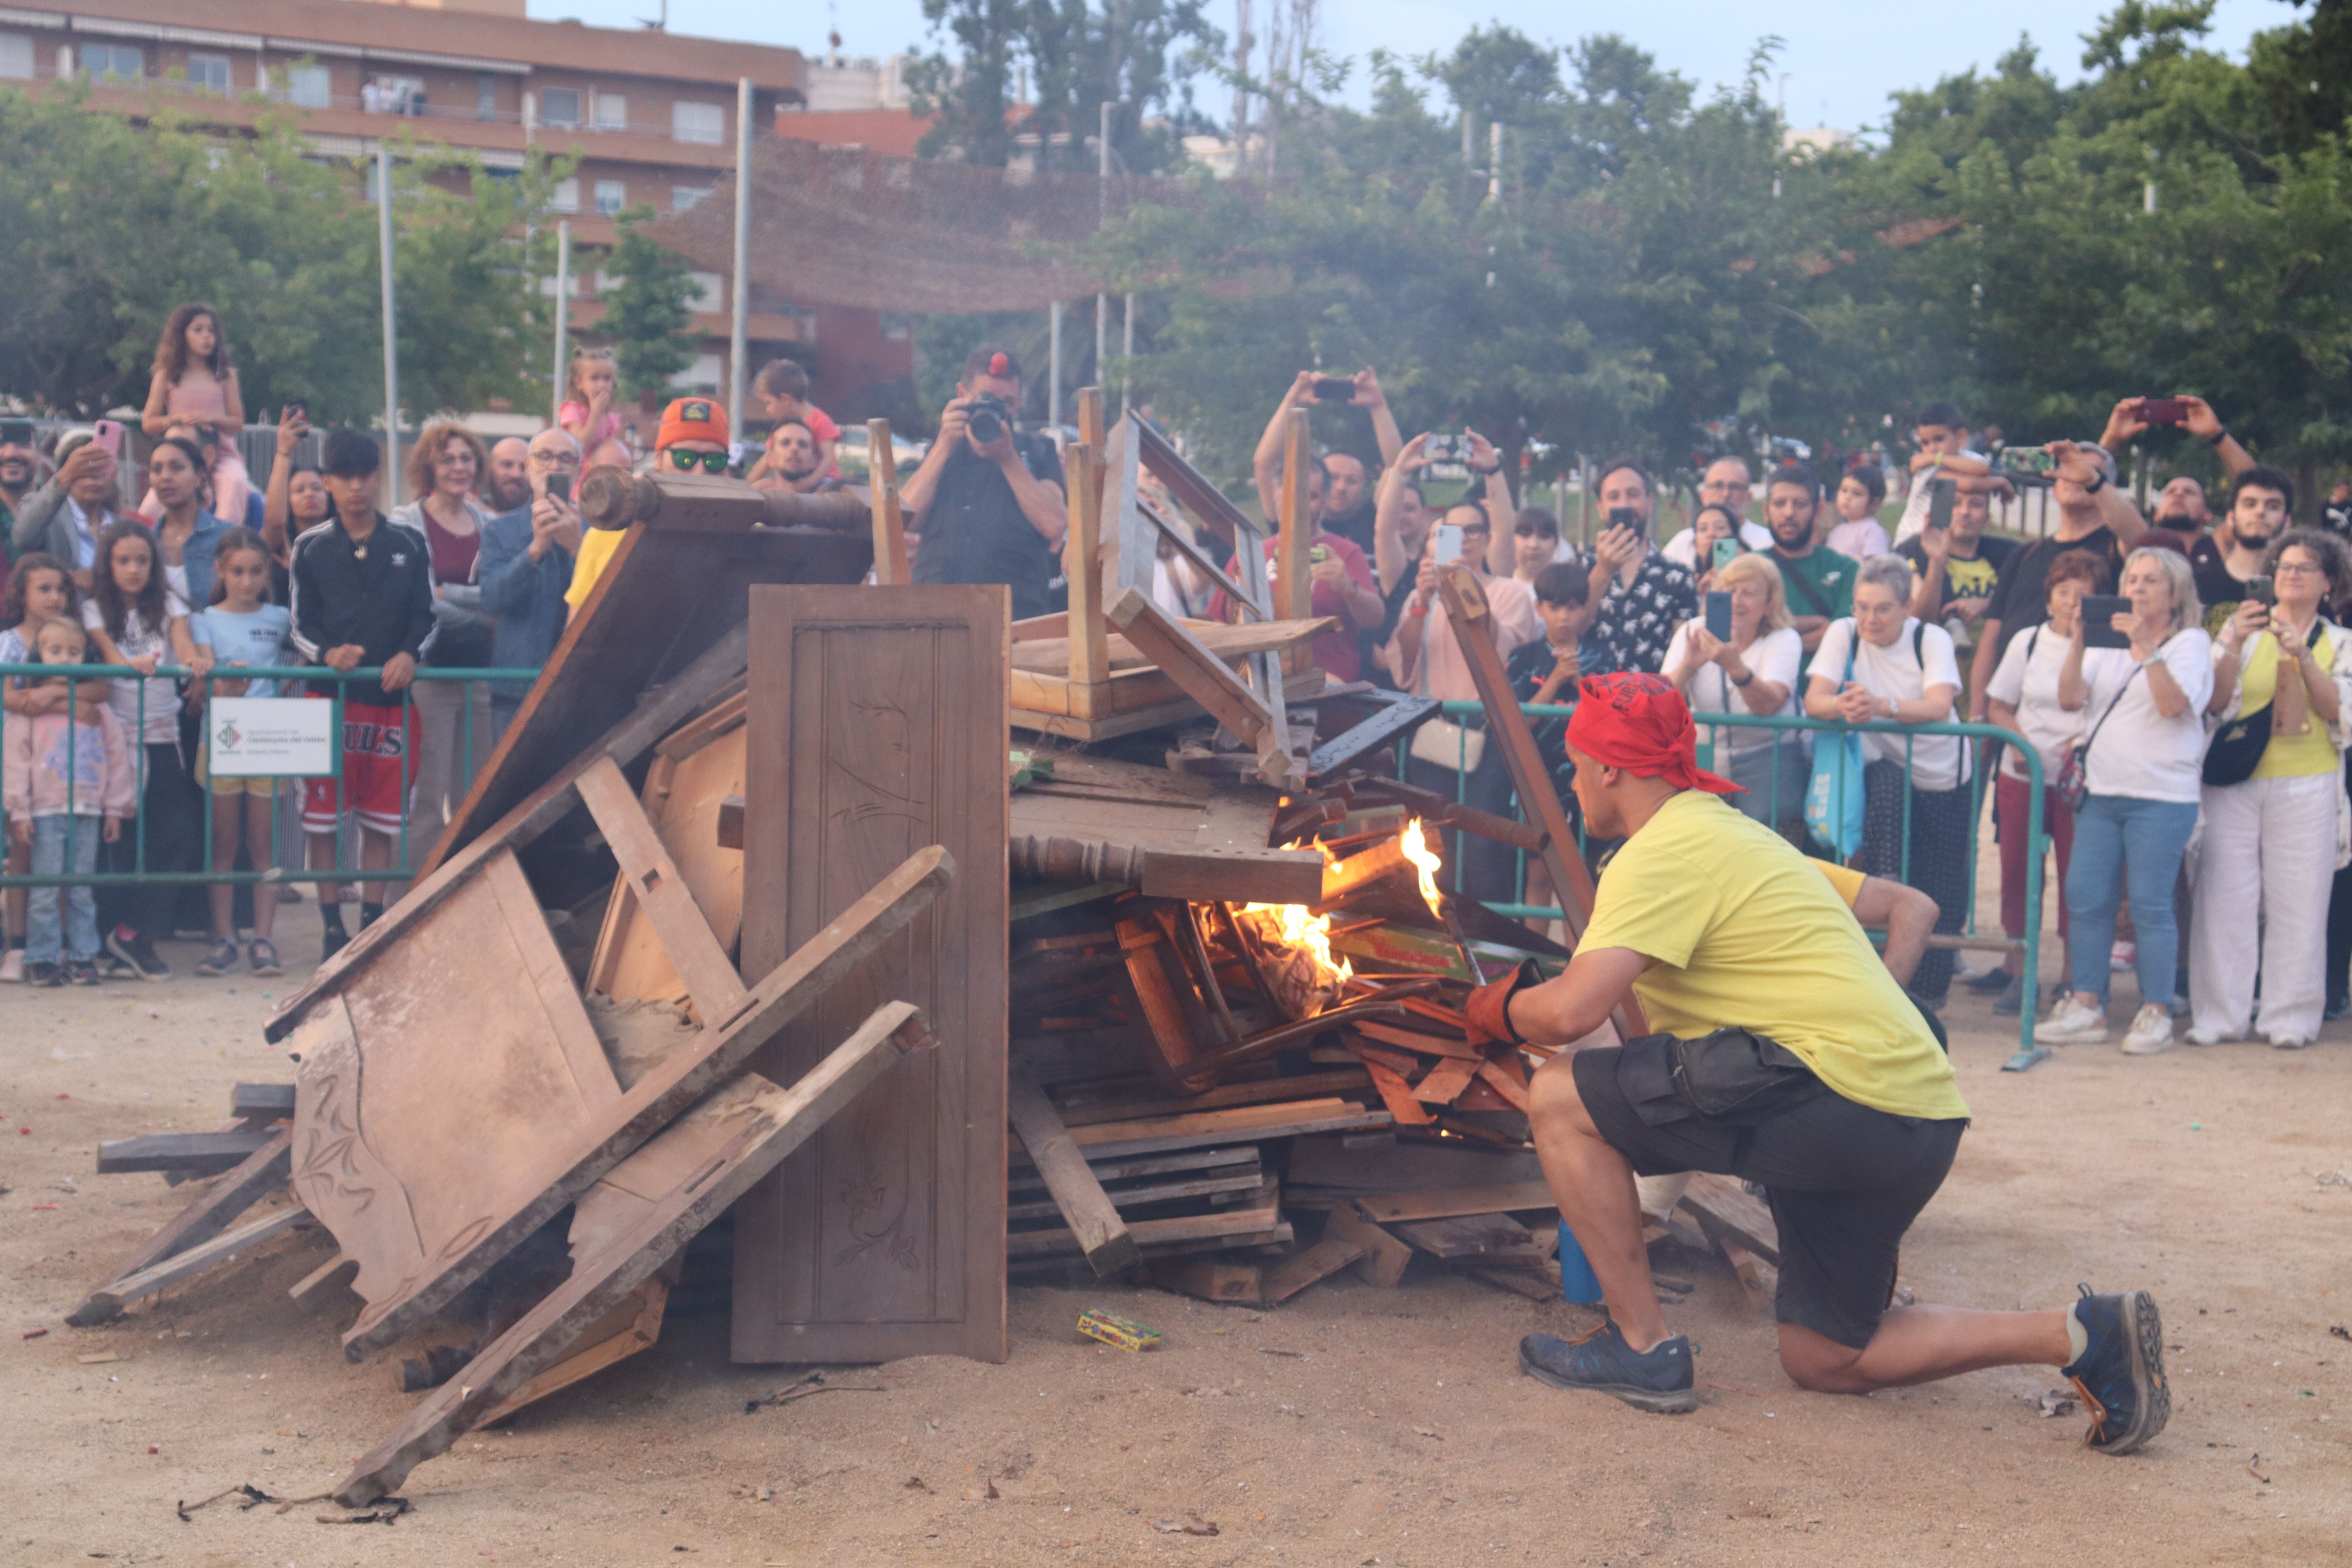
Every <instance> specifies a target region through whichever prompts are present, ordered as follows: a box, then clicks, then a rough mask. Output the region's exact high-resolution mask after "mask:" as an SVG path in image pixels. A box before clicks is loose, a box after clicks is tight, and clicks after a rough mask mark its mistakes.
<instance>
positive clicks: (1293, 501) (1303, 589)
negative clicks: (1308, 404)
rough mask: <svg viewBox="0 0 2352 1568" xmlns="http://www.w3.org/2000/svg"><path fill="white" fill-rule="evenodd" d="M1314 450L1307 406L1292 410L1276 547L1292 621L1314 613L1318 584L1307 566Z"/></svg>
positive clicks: (1280, 598) (1285, 608) (1279, 585)
mask: <svg viewBox="0 0 2352 1568" xmlns="http://www.w3.org/2000/svg"><path fill="white" fill-rule="evenodd" d="M1313 450H1314V444H1313V442H1312V440H1311V439H1310V438H1309V436H1308V434H1307V410H1305V409H1304V408H1294V409H1292V410H1291V411H1290V420H1289V425H1288V427H1287V428H1286V429H1285V430H1284V432H1283V437H1282V535H1281V539H1280V542H1278V543H1277V544H1276V546H1275V552H1274V558H1275V563H1276V572H1275V575H1276V577H1277V578H1278V579H1280V580H1279V581H1278V582H1276V584H1275V593H1276V595H1277V602H1278V603H1279V604H1280V605H1282V614H1283V616H1285V617H1286V618H1288V619H1291V620H1300V619H1304V618H1305V617H1306V616H1308V615H1311V614H1312V613H1313V612H1314V608H1315V584H1314V583H1313V581H1312V579H1311V578H1310V577H1309V575H1308V573H1307V545H1308V544H1309V543H1310V542H1311V541H1310V540H1309V539H1308V537H1307V535H1308V533H1309V532H1310V531H1312V529H1313V528H1314V520H1313V519H1312V518H1310V517H1308V516H1307V455H1308V454H1309V453H1310V452H1312V451H1313Z"/></svg>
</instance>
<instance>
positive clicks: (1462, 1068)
mask: <svg viewBox="0 0 2352 1568" xmlns="http://www.w3.org/2000/svg"><path fill="white" fill-rule="evenodd" d="M1484 1070H1486V1064H1485V1063H1483V1062H1474V1061H1465V1060H1463V1059H1462V1058H1460V1057H1447V1058H1444V1059H1442V1060H1441V1061H1439V1062H1438V1064H1437V1065H1436V1066H1435V1067H1433V1068H1430V1069H1429V1071H1427V1072H1426V1073H1423V1075H1422V1079H1421V1081H1420V1082H1419V1083H1417V1084H1414V1085H1413V1086H1412V1097H1413V1098H1414V1099H1415V1100H1419V1101H1421V1102H1422V1103H1423V1105H1451V1104H1453V1103H1454V1101H1455V1100H1459V1099H1460V1098H1461V1097H1462V1091H1463V1090H1464V1089H1467V1088H1469V1087H1470V1080H1471V1079H1474V1078H1475V1077H1477V1076H1478V1075H1479V1074H1480V1073H1481V1072H1483V1071H1484Z"/></svg>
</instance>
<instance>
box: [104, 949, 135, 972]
mask: <svg viewBox="0 0 2352 1568" xmlns="http://www.w3.org/2000/svg"><path fill="white" fill-rule="evenodd" d="M98 976H99V978H100V979H101V980H136V979H138V978H139V972H138V971H137V970H135V969H133V968H131V965H129V964H127V963H123V962H122V960H121V959H119V958H117V957H115V956H114V954H112V953H110V952H107V951H106V950H105V949H104V948H100V950H99V953H98Z"/></svg>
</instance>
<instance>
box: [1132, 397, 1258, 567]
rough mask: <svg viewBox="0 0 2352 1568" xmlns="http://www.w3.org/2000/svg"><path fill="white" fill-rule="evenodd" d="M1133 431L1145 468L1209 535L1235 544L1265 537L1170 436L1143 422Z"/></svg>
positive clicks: (1136, 423) (1135, 426) (1138, 455)
mask: <svg viewBox="0 0 2352 1568" xmlns="http://www.w3.org/2000/svg"><path fill="white" fill-rule="evenodd" d="M1134 428H1135V445H1136V455H1137V457H1138V458H1140V459H1141V461H1142V464H1143V466H1144V467H1145V468H1149V469H1150V470H1151V477H1152V478H1154V479H1158V480H1159V481H1160V483H1161V484H1163V485H1165V486H1167V487H1168V493H1169V494H1170V495H1171V496H1173V497H1174V498H1175V499H1176V502H1177V504H1178V505H1180V506H1181V507H1182V508H1183V509H1184V510H1187V511H1189V512H1191V513H1192V515H1193V516H1194V517H1197V518H1199V519H1200V520H1201V521H1202V522H1203V523H1206V524H1207V525H1208V528H1209V531H1210V532H1212V533H1213V534H1215V535H1216V536H1217V537H1218V538H1220V539H1223V540H1224V541H1226V542H1228V543H1231V544H1234V545H1239V544H1240V543H1241V542H1242V541H1243V539H1244V538H1249V539H1256V538H1259V537H1262V536H1261V535H1260V533H1259V531H1258V530H1257V529H1256V528H1255V526H1254V525H1253V524H1252V523H1251V522H1250V520H1249V516H1248V514H1247V513H1245V512H1244V511H1243V510H1242V509H1241V508H1239V507H1237V506H1235V505H1234V503H1233V502H1232V501H1230V500H1226V499H1225V493H1224V491H1223V490H1221V489H1218V488H1217V487H1216V486H1215V485H1213V484H1211V483H1210V482H1209V480H1208V479H1207V477H1206V476H1205V475H1203V474H1202V472H1201V470H1200V469H1198V468H1194V467H1193V466H1192V464H1191V463H1190V462H1188V461H1186V460H1185V458H1184V455H1183V454H1182V453H1181V452H1179V451H1178V450H1177V449H1176V448H1175V447H1172V446H1171V445H1169V442H1168V437H1165V436H1162V435H1161V434H1160V432H1159V431H1157V430H1155V429H1153V428H1152V427H1151V426H1150V425H1148V424H1146V423H1144V422H1143V421H1142V420H1141V419H1137V420H1136V421H1135V422H1134Z"/></svg>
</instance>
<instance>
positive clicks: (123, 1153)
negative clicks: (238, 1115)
mask: <svg viewBox="0 0 2352 1568" xmlns="http://www.w3.org/2000/svg"><path fill="white" fill-rule="evenodd" d="M270 1141H271V1135H270V1134H269V1133H268V1132H264V1131H244V1130H239V1131H228V1132H147V1133H142V1134H141V1135H140V1136H138V1137H135V1138H110V1139H108V1140H106V1141H105V1142H101V1143H100V1144H99V1146H98V1173H99V1174H100V1175H101V1176H112V1175H123V1174H128V1173H132V1172H137V1171H187V1172H190V1173H194V1174H196V1175H200V1176H211V1175H217V1174H218V1173H221V1172H223V1171H227V1170H233V1169H235V1168H236V1166H238V1165H241V1164H243V1163H245V1162H246V1161H247V1160H249V1159H251V1158H252V1157H253V1152H254V1151H255V1150H257V1149H259V1148H260V1147H262V1146H263V1145H264V1144H266V1143H268V1142H270Z"/></svg>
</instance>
